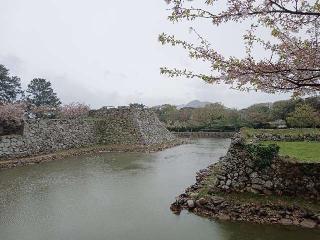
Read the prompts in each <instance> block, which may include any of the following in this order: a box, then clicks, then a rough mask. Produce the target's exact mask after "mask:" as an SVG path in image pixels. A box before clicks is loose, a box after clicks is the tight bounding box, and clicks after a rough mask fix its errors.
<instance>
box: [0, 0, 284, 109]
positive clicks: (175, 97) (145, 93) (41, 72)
mask: <svg viewBox="0 0 320 240" xmlns="http://www.w3.org/2000/svg"><path fill="white" fill-rule="evenodd" d="M167 8H168V6H167V5H166V4H165V2H164V1H163V0H136V1H114V0H0V29H1V36H0V63H1V64H3V65H5V66H7V67H8V68H9V69H10V70H11V73H12V74H13V75H17V76H19V77H20V78H21V79H22V82H23V85H24V86H26V85H27V83H28V82H29V81H30V80H31V79H33V78H35V77H41V78H46V79H48V80H50V81H51V82H52V84H53V86H54V88H55V89H56V91H57V93H58V95H59V97H60V98H61V99H62V101H63V102H64V103H69V102H73V101H80V102H86V103H88V104H90V105H91V106H92V107H100V106H103V105H126V104H128V103H131V102H139V103H144V104H146V105H149V106H152V105H158V104H164V103H171V104H182V103H186V102H188V101H191V100H194V99H199V100H202V101H212V102H222V103H224V104H225V105H226V106H228V107H238V108H242V107H246V106H248V105H250V104H253V103H257V102H269V101H274V100H278V99H285V98H288V95H280V94H277V95H267V94H262V93H240V92H238V91H236V90H230V89H229V87H228V86H225V85H219V86H217V85H208V84H206V83H203V82H201V81H200V80H198V79H192V80H190V79H189V80H187V79H182V78H180V79H171V78H168V77H166V76H161V75H160V73H159V72H160V71H159V68H160V67H161V66H169V67H183V68H185V67H187V68H192V69H196V70H203V69H205V66H201V64H199V63H196V62H193V61H191V60H189V59H188V57H187V55H186V54H185V52H184V51H182V50H179V49H176V48H170V47H163V46H161V44H160V43H159V42H158V40H157V38H158V34H159V33H162V32H167V33H175V34H176V35H177V36H180V37H181V38H184V39H191V38H192V36H190V33H189V31H188V28H189V27H190V26H191V25H190V23H184V24H172V23H170V22H169V21H168V20H167V15H168V14H169V12H168V11H167V10H166V9H167ZM244 30H245V28H244V27H239V26H236V25H228V26H225V27H224V28H219V29H215V28H213V27H211V26H210V25H209V24H201V25H199V31H202V32H205V33H212V34H211V35H210V40H211V41H212V42H213V44H214V46H215V47H216V48H218V49H220V50H221V52H222V53H224V54H227V55H236V56H238V55H241V54H243V47H242V43H241V41H240V38H239V37H240V36H241V34H242V33H243V31H244Z"/></svg>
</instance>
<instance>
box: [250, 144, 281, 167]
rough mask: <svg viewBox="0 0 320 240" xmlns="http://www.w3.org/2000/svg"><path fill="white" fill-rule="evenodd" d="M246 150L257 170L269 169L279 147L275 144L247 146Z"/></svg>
mask: <svg viewBox="0 0 320 240" xmlns="http://www.w3.org/2000/svg"><path fill="white" fill-rule="evenodd" d="M246 149H247V151H248V152H249V154H250V155H251V157H252V158H253V159H254V163H255V166H256V167H258V168H259V169H265V168H266V167H270V166H271V163H272V159H274V158H275V157H276V156H277V155H278V153H279V149H280V148H279V146H278V145H276V144H269V145H263V144H247V145H246Z"/></svg>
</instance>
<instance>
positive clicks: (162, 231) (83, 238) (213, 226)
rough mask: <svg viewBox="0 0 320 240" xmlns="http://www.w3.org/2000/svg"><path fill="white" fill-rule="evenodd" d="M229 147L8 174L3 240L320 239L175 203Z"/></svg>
mask: <svg viewBox="0 0 320 240" xmlns="http://www.w3.org/2000/svg"><path fill="white" fill-rule="evenodd" d="M228 145H229V140H223V139H200V140H195V141H194V142H193V143H192V144H189V145H183V146H178V147H175V148H172V149H168V150H165V151H163V152H159V153H151V154H144V153H105V154H101V155H98V156H95V157H76V158H70V159H65V160H62V161H54V162H49V163H43V164H39V165H33V166H27V167H21V168H16V169H11V170H6V171H1V172H0V239H1V240H44V239H46V240H57V239H61V240H65V239H72V240H73V239H75V240H91V239H94V240H95V239H101V240H102V239H104V240H106V239H107V240H109V239H110V240H113V239H114V240H126V239H130V240H144V239H145V240H151V239H152V240H158V239H159V240H166V239H168V240H172V239H185V240H188V239H190V240H191V239H192V240H194V239H197V240H202V239H217V240H220V239H221V240H229V239H230V240H231V239H238V240H247V239H257V240H260V239H261V240H274V239H293V240H298V239H299V240H300V239H304V240H308V239H312V240H315V239H320V238H319V236H320V233H319V232H318V231H311V230H305V229H299V228H288V227H282V226H262V225H253V224H247V223H230V222H225V223H222V222H215V221H209V220H207V219H203V218H200V217H197V216H195V215H193V214H190V213H188V212H183V213H182V214H181V215H180V216H176V215H174V214H172V213H171V212H170V210H169V205H170V203H171V202H172V201H173V200H174V198H175V196H176V195H178V194H179V193H181V192H182V191H183V189H185V188H186V187H187V186H189V185H191V184H192V183H193V182H194V181H195V180H194V177H195V172H196V171H198V170H199V169H201V168H205V167H206V166H207V165H209V164H211V163H213V162H214V161H217V160H218V158H219V157H220V156H223V155H224V154H225V152H226V150H227V147H228Z"/></svg>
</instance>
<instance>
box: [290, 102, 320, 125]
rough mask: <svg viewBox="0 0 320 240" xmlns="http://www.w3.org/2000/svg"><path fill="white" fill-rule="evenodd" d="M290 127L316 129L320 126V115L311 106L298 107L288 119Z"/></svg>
mask: <svg viewBox="0 0 320 240" xmlns="http://www.w3.org/2000/svg"><path fill="white" fill-rule="evenodd" d="M287 123H288V124H289V126H290V127H298V128H304V127H316V126H319V124H320V117H319V113H317V111H316V110H315V109H314V108H313V107H312V106H310V105H309V104H306V103H304V104H301V105H298V106H297V107H296V109H295V111H294V112H292V113H290V114H289V117H287Z"/></svg>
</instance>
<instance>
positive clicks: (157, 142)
mask: <svg viewBox="0 0 320 240" xmlns="http://www.w3.org/2000/svg"><path fill="white" fill-rule="evenodd" d="M177 143H179V140H177V138H176V137H175V136H174V135H173V134H172V133H170V132H169V131H168V130H167V129H166V128H165V127H164V125H163V124H162V123H161V122H160V121H159V119H158V118H157V116H156V115H155V113H153V112H152V111H151V110H149V109H140V108H129V107H128V108H116V109H101V110H97V111H91V112H90V117H89V118H88V119H53V120H28V121H25V123H24V130H23V134H22V135H7V136H0V163H1V164H2V166H7V165H9V166H15V165H21V164H19V162H21V159H26V158H28V159H29V160H30V159H33V157H35V156H39V155H48V154H52V153H56V152H61V151H65V150H70V149H80V150H79V151H78V152H81V148H88V147H90V148H97V149H100V148H101V147H105V146H117V148H120V149H126V150H132V151H134V149H133V148H137V149H144V150H146V151H148V150H149V149H163V148H165V146H172V145H175V144H177ZM107 148H108V147H107ZM8 160H13V161H11V162H10V161H8ZM35 161H38V160H35ZM4 162H5V163H6V164H4ZM12 162H15V163H14V164H12ZM26 162H29V161H26ZM31 162H33V161H32V160H31Z"/></svg>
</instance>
